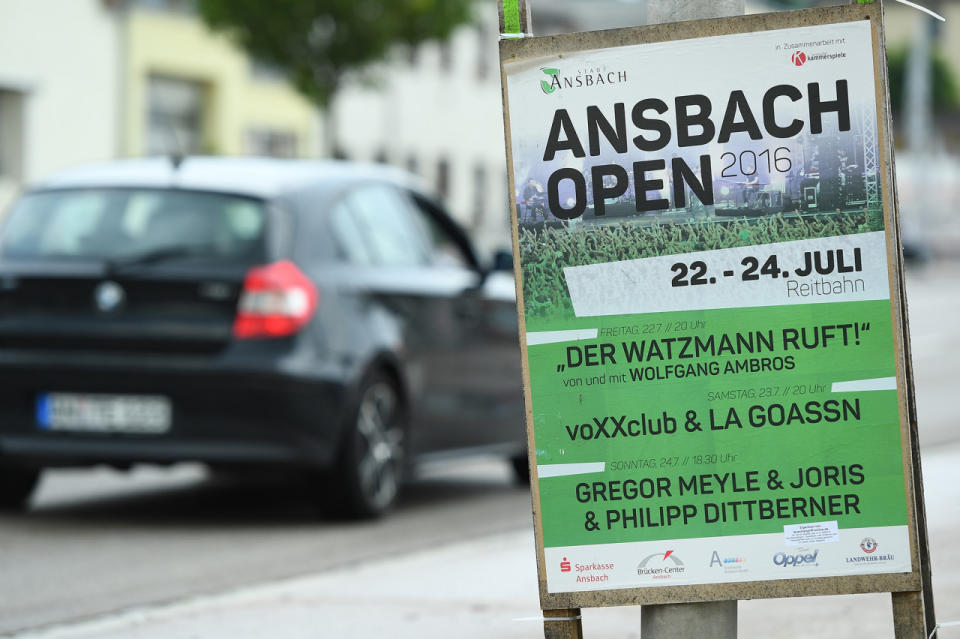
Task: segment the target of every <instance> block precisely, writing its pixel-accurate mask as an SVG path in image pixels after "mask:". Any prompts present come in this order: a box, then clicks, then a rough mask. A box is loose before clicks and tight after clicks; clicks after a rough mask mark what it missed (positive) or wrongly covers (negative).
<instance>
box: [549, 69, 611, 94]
mask: <svg viewBox="0 0 960 639" xmlns="http://www.w3.org/2000/svg"><path fill="white" fill-rule="evenodd" d="M540 71H542V72H543V75H545V76H546V78H541V79H540V89H541V90H542V91H543V92H544V93H545V94H547V95H550V94H551V93H554V92H556V91H558V90H561V89H584V88H590V87H602V86H606V85H608V84H620V83H622V82H626V81H627V72H626V71H610V70H609V69H607V68H606V67H586V68H583V69H577V70H576V71H575V72H574V73H572V74H564V73H560V69H558V68H556V67H540Z"/></svg>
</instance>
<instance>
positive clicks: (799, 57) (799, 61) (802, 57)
mask: <svg viewBox="0 0 960 639" xmlns="http://www.w3.org/2000/svg"><path fill="white" fill-rule="evenodd" d="M790 60H791V61H792V62H793V64H794V66H798V67H802V66H803V63H804V62H806V61H807V54H806V53H804V52H803V51H794V52H793V55H792V56H790Z"/></svg>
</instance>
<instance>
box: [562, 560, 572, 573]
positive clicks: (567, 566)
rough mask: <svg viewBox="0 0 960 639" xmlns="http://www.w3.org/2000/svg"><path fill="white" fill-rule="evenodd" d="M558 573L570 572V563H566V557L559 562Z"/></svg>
mask: <svg viewBox="0 0 960 639" xmlns="http://www.w3.org/2000/svg"><path fill="white" fill-rule="evenodd" d="M560 572H570V562H569V561H567V558H566V557H564V558H563V561H561V562H560Z"/></svg>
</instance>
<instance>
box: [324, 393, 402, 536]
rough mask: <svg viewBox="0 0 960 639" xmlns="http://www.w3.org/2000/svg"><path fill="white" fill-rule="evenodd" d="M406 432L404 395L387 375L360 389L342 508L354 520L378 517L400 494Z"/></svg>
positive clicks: (348, 445) (344, 473)
mask: <svg viewBox="0 0 960 639" xmlns="http://www.w3.org/2000/svg"><path fill="white" fill-rule="evenodd" d="M403 468H404V428H403V421H402V410H401V405H400V394H399V392H398V391H397V387H396V384H395V383H394V382H393V381H392V380H391V379H389V378H388V377H386V376H385V375H383V374H376V375H373V376H371V377H369V378H368V379H367V380H366V381H365V382H364V384H363V385H362V386H361V390H360V393H359V401H358V402H357V407H356V410H355V411H354V413H353V419H352V423H350V424H349V425H348V428H347V435H346V440H345V447H344V451H343V455H342V458H341V469H340V475H341V480H342V483H343V492H344V494H343V497H344V498H345V503H344V506H345V507H346V510H347V511H348V514H351V515H354V516H356V517H364V518H368V517H378V516H380V515H382V514H383V513H384V512H386V511H387V510H388V509H389V508H390V506H391V505H392V504H393V502H394V500H395V499H396V497H397V494H398V493H399V491H400V482H401V479H402V477H403Z"/></svg>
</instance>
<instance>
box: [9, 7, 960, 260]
mask: <svg viewBox="0 0 960 639" xmlns="http://www.w3.org/2000/svg"><path fill="white" fill-rule="evenodd" d="M834 3H835V2H834ZM813 4H820V2H819V0H810V1H809V2H804V1H801V0H779V1H777V0H749V1H748V2H747V10H748V12H757V11H771V10H783V9H786V8H791V6H792V7H793V8H797V7H799V6H801V5H804V6H809V5H813ZM192 7H193V3H192V0H0V208H4V207H5V205H6V203H7V202H8V201H9V199H10V197H11V196H12V193H14V192H15V190H16V189H17V188H18V187H19V186H20V185H22V184H24V183H29V182H32V181H35V180H38V179H42V178H43V177H44V176H45V175H46V174H48V173H50V172H52V171H55V170H57V169H60V168H63V167H66V166H70V165H73V164H78V163H82V162H89V161H95V160H102V159H108V158H111V157H117V156H120V157H122V156H141V155H148V154H158V153H174V152H184V153H205V154H226V155H236V154H252V155H271V156H280V157H313V156H318V155H319V156H324V155H337V156H341V157H347V158H350V159H355V160H361V161H363V160H366V161H379V162H387V163H390V164H393V165H396V166H400V167H404V168H407V169H409V170H411V171H413V172H415V173H418V174H420V175H421V176H422V177H424V178H425V179H426V180H427V181H428V182H429V183H430V184H432V185H434V187H435V190H436V191H437V192H438V193H439V194H440V195H442V196H443V197H444V198H446V200H447V202H448V204H449V206H450V208H451V211H452V212H453V214H454V215H455V217H457V218H458V220H459V221H460V222H461V223H463V224H464V225H466V226H467V227H469V228H470V229H472V231H473V233H474V235H475V237H476V238H477V239H478V240H479V241H480V243H481V244H484V245H486V246H487V247H496V246H504V245H506V243H507V242H508V237H509V235H508V228H509V226H508V210H509V206H508V196H507V189H506V162H505V159H504V157H505V154H504V144H503V123H502V117H503V116H502V107H501V92H500V77H499V66H498V59H497V40H498V33H497V12H496V3H495V2H493V0H476V3H475V22H474V23H473V24H471V25H467V26H463V27H461V28H459V29H458V30H457V31H456V32H455V33H454V35H453V37H452V38H451V39H450V41H448V42H446V43H443V44H437V43H429V44H425V45H422V46H420V47H418V48H416V49H415V50H409V49H404V48H400V47H398V48H397V49H396V50H395V53H394V55H393V56H392V57H391V58H390V59H389V60H387V61H385V62H384V63H382V64H380V65H377V66H376V67H375V68H374V69H371V73H370V74H368V76H369V77H372V78H373V82H372V83H360V82H352V83H351V82H348V83H347V84H346V85H345V88H344V89H342V90H341V92H340V93H339V94H338V95H337V96H336V98H335V100H334V103H333V105H332V107H331V109H330V111H329V113H328V114H327V117H325V118H324V117H321V114H319V113H318V112H317V110H316V109H315V108H314V107H313V106H312V105H311V104H310V103H309V102H308V101H307V100H306V99H304V98H303V97H301V96H300V95H299V94H298V93H297V92H296V91H295V90H294V89H292V88H291V87H290V86H289V85H288V84H287V83H286V82H285V80H284V79H283V77H282V76H281V75H280V74H278V73H277V72H276V71H275V70H273V69H270V68H268V67H265V66H263V65H260V64H257V63H256V62H255V61H253V60H251V59H250V58H249V57H248V56H247V55H245V54H244V53H243V52H242V51H240V50H239V49H237V48H236V47H235V46H233V45H232V44H231V43H230V42H229V41H228V40H227V39H226V38H225V37H223V36H220V35H215V34H213V33H212V32H210V31H209V30H208V29H207V28H206V27H205V26H204V25H203V23H202V21H201V20H200V18H199V17H198V16H197V15H196V13H195V11H194V10H193V8H192ZM886 7H887V29H888V34H889V35H888V38H889V40H890V42H891V43H900V42H902V43H904V44H906V43H907V42H908V41H909V40H910V38H911V37H912V34H913V32H914V25H915V22H916V20H918V19H920V18H921V17H922V14H920V13H919V12H917V11H916V10H914V9H910V8H908V7H904V6H902V5H899V4H897V3H895V2H887V3H886ZM533 8H534V14H533V30H534V32H535V33H537V34H539V35H543V34H548V33H559V32H569V31H584V30H592V29H602V28H613V27H621V26H631V25H639V24H644V23H645V22H646V20H647V0H533ZM936 8H937V9H938V10H940V11H942V12H944V13H946V14H947V16H948V22H947V23H946V24H945V25H942V26H938V27H937V28H938V29H939V31H938V32H937V40H938V41H939V42H940V44H941V46H942V47H943V48H944V53H945V54H946V57H947V58H948V59H949V60H950V61H951V63H952V64H953V65H954V67H956V68H957V74H956V75H957V77H960V0H942V1H941V2H939V4H937V7H936Z"/></svg>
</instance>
